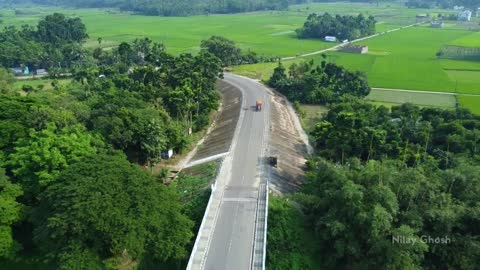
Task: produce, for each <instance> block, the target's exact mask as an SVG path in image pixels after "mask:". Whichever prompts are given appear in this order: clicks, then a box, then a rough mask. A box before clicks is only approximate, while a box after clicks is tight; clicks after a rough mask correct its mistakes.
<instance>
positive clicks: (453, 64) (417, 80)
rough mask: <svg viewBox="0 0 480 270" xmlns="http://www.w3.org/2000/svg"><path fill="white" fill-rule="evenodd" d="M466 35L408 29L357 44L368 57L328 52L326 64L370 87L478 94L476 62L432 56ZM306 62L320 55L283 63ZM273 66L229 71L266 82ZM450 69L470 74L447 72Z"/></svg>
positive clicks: (479, 68) (479, 67)
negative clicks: (358, 75)
mask: <svg viewBox="0 0 480 270" xmlns="http://www.w3.org/2000/svg"><path fill="white" fill-rule="evenodd" d="M470 34H471V32H470V31H467V30H458V29H453V30H452V29H450V30H446V29H432V28H426V27H412V28H408V29H404V30H401V31H397V32H394V33H391V34H387V35H383V36H380V37H376V38H373V39H370V40H367V41H364V42H361V44H363V45H368V46H369V53H368V54H365V55H360V54H353V53H343V52H329V53H327V56H328V61H330V62H334V63H337V64H339V65H342V66H345V67H347V68H348V69H350V70H359V71H362V72H364V73H366V75H367V77H368V81H369V83H370V85H371V86H372V87H384V88H397V89H413V90H426V91H440V92H458V93H466V94H476V93H479V94H480V89H479V87H478V85H476V83H477V80H478V79H477V78H480V63H479V62H474V61H460V60H445V59H437V58H436V56H435V54H436V52H437V51H438V49H440V47H441V46H442V45H444V44H446V43H448V42H450V41H452V40H456V39H458V38H460V37H463V36H468V35H470ZM310 59H313V60H314V61H315V62H316V63H320V61H321V56H320V55H315V56H312V57H306V58H302V59H295V60H292V61H286V62H284V64H285V65H286V66H289V65H290V64H291V63H293V62H298V61H304V60H307V61H309V60H310ZM275 66H276V63H261V64H255V65H244V66H239V67H235V68H234V69H233V71H234V72H235V73H239V74H242V75H246V76H255V75H257V76H258V75H259V74H260V75H261V76H262V79H264V80H266V79H268V77H269V76H270V75H271V73H272V70H273V68H274V67H275ZM450 69H455V70H465V69H466V70H472V71H474V72H468V73H467V72H463V73H458V72H449V70H450Z"/></svg>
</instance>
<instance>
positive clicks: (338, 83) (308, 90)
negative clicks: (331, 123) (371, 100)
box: [268, 61, 370, 104]
mask: <svg viewBox="0 0 480 270" xmlns="http://www.w3.org/2000/svg"><path fill="white" fill-rule="evenodd" d="M268 85H270V86H271V87H274V88H276V89H277V90H278V91H279V92H281V93H282V94H284V95H286V96H287V97H288V98H289V99H290V100H292V101H299V102H303V103H308V104H328V103H333V102H339V101H340V100H342V98H345V97H348V96H355V97H360V98H363V97H365V96H367V95H368V94H369V93H370V86H368V83H367V79H366V77H365V75H364V74H362V73H360V72H352V71H349V70H347V69H345V68H344V67H342V66H338V65H336V64H334V63H327V62H326V61H322V63H321V65H318V66H316V67H315V66H314V63H313V61H310V62H303V63H300V64H296V63H294V64H292V65H290V67H289V71H288V75H287V74H286V69H285V67H284V66H283V65H282V64H281V63H279V65H278V67H276V68H275V69H274V71H273V74H272V76H271V77H270V79H269V80H268Z"/></svg>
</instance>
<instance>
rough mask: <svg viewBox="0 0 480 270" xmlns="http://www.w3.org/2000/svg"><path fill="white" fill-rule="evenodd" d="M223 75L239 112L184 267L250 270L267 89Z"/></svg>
mask: <svg viewBox="0 0 480 270" xmlns="http://www.w3.org/2000/svg"><path fill="white" fill-rule="evenodd" d="M224 80H225V81H226V82H227V83H229V84H231V85H233V86H235V87H237V88H238V89H239V90H240V91H241V92H242V95H243V98H242V108H241V114H240V118H239V120H238V123H237V127H236V133H235V135H234V138H233V142H232V146H231V148H230V152H229V154H228V155H227V156H226V157H225V159H224V161H223V162H222V166H221V168H220V172H219V175H218V177H217V181H216V184H215V189H214V191H213V192H212V197H211V201H212V203H209V206H208V207H207V211H206V214H205V216H206V217H204V220H203V222H202V228H203V229H201V231H200V232H199V234H198V236H197V241H196V243H195V247H194V250H193V252H192V255H191V258H190V262H189V268H187V269H207V270H225V269H228V270H249V269H251V268H252V264H253V256H254V252H253V251H254V238H255V230H256V221H257V210H258V209H257V205H258V200H259V188H260V186H261V185H263V186H264V182H265V181H266V179H265V178H264V177H261V175H263V174H264V173H263V166H264V165H263V162H262V160H263V158H262V156H263V153H264V150H265V144H266V142H267V140H266V138H265V137H266V135H265V134H267V127H268V123H269V112H270V101H269V90H268V89H267V88H266V87H265V86H263V85H262V84H260V83H258V82H256V81H254V80H251V79H248V78H245V77H240V76H236V75H233V74H225V75H224ZM257 99H261V100H262V101H263V108H262V111H260V112H256V111H255V101H256V100H257ZM216 202H218V203H216ZM204 223H205V224H204Z"/></svg>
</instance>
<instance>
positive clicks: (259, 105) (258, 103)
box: [255, 99, 262, 112]
mask: <svg viewBox="0 0 480 270" xmlns="http://www.w3.org/2000/svg"><path fill="white" fill-rule="evenodd" d="M255 109H256V110H257V112H260V111H262V101H261V100H259V99H258V100H257V102H256V104H255Z"/></svg>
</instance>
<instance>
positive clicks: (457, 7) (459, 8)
mask: <svg viewBox="0 0 480 270" xmlns="http://www.w3.org/2000/svg"><path fill="white" fill-rule="evenodd" d="M464 9H465V7H464V6H454V7H453V10H464Z"/></svg>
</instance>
